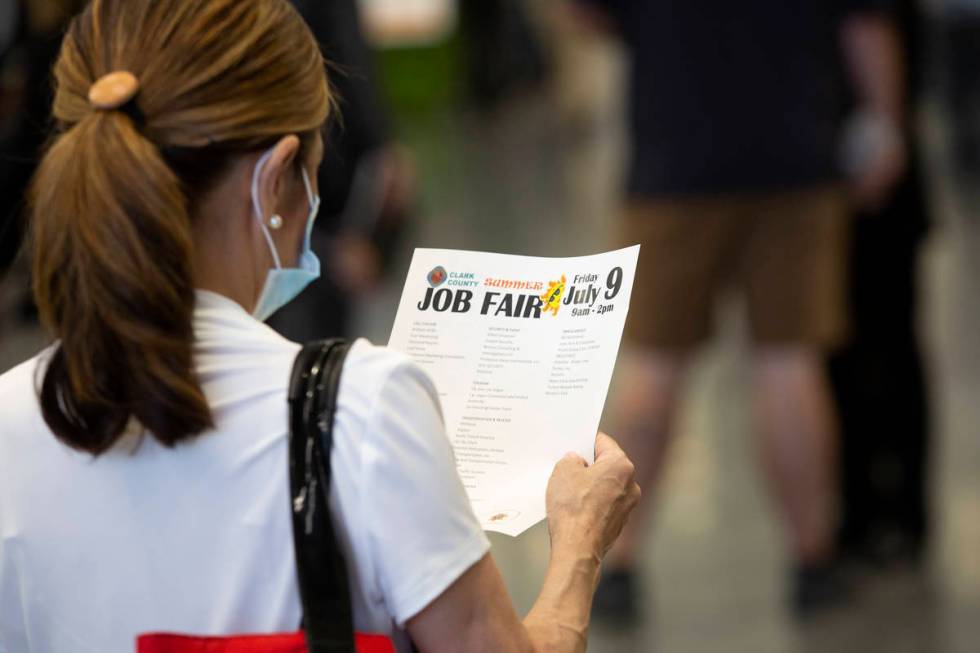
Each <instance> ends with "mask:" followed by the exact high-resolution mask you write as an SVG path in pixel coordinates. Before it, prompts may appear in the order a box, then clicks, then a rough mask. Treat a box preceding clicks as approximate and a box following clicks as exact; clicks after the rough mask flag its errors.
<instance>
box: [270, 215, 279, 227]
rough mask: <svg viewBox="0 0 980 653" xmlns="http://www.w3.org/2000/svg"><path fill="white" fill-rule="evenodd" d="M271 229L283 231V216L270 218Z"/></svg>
mask: <svg viewBox="0 0 980 653" xmlns="http://www.w3.org/2000/svg"><path fill="white" fill-rule="evenodd" d="M269 228H270V229H281V228H282V216H280V215H274V216H272V217H271V218H269Z"/></svg>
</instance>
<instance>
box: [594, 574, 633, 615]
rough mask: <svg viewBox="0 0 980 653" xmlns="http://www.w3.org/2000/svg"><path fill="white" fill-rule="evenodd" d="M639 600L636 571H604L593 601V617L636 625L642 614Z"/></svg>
mask: <svg viewBox="0 0 980 653" xmlns="http://www.w3.org/2000/svg"><path fill="white" fill-rule="evenodd" d="M639 599H640V597H639V579H638V578H637V573H636V571H635V570H633V569H628V568H627V569H608V570H604V571H603V572H602V577H601V578H600V580H599V586H598V587H597V588H596V591H595V597H594V598H593V599H592V615H593V617H595V618H596V619H598V620H601V621H606V622H614V623H617V624H631V623H636V621H637V620H638V619H639V614H640V610H639Z"/></svg>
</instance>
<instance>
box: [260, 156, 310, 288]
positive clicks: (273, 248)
mask: <svg viewBox="0 0 980 653" xmlns="http://www.w3.org/2000/svg"><path fill="white" fill-rule="evenodd" d="M272 152H273V150H272V149H270V150H268V151H267V152H266V153H265V154H263V155H262V156H261V157H259V160H258V162H256V164H255V169H254V170H253V171H252V209H253V212H254V213H255V219H256V220H258V221H259V226H260V227H261V228H262V233H263V235H265V242H267V243H268V244H269V251H270V252H272V260H273V261H274V262H275V264H276V269H277V270H281V269H282V263H281V262H280V261H279V252H277V251H276V244H275V243H274V242H272V234H271V233H269V228H268V227H266V226H265V220H264V219H263V217H262V203H261V202H259V173H261V172H262V167H263V166H264V165H265V164H266V163H267V162H268V161H269V157H271V156H272ZM307 184H309V182H307Z"/></svg>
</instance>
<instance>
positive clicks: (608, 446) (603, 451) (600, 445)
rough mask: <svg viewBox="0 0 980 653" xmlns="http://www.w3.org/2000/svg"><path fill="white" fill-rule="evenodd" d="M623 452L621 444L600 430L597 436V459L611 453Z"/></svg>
mask: <svg viewBox="0 0 980 653" xmlns="http://www.w3.org/2000/svg"><path fill="white" fill-rule="evenodd" d="M621 453H623V450H622V449H621V448H620V446H619V444H618V443H617V442H616V441H615V440H613V439H612V438H611V437H609V436H608V435H606V434H605V433H603V432H602V431H599V433H597V434H596V436H595V459H596V460H599V459H600V458H604V457H606V456H610V455H616V454H621Z"/></svg>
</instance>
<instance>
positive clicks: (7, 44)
mask: <svg viewBox="0 0 980 653" xmlns="http://www.w3.org/2000/svg"><path fill="white" fill-rule="evenodd" d="M84 5H85V2H84V0H0V301H2V299H3V296H4V293H3V290H4V279H5V277H6V276H7V273H8V272H9V270H10V268H11V266H12V265H13V263H14V260H15V259H16V257H17V254H18V253H19V252H20V248H21V242H22V240H23V233H24V220H23V208H24V189H25V188H26V187H27V182H28V180H30V178H31V176H32V175H33V174H34V169H35V168H36V167H37V162H38V160H39V151H40V149H41V146H42V145H43V143H44V139H45V138H46V136H47V133H48V124H47V121H48V118H47V116H48V115H49V107H50V104H51V84H50V72H51V66H52V64H53V63H54V60H55V57H56V56H57V54H58V48H59V46H60V44H61V36H62V29H63V28H64V25H65V24H67V22H68V20H69V19H70V18H71V17H72V16H73V15H74V14H75V13H76V12H77V11H78V10H79V9H81V7H82V6H84ZM16 290H19V292H15V293H14V294H16V295H17V297H16V298H15V303H16V304H18V305H19V308H20V312H21V313H27V315H26V316H22V317H30V316H31V315H32V314H33V310H32V303H31V301H30V299H29V298H28V295H27V289H26V288H23V289H16ZM0 307H2V304H0ZM0 318H2V316H0ZM0 322H2V319H0Z"/></svg>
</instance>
